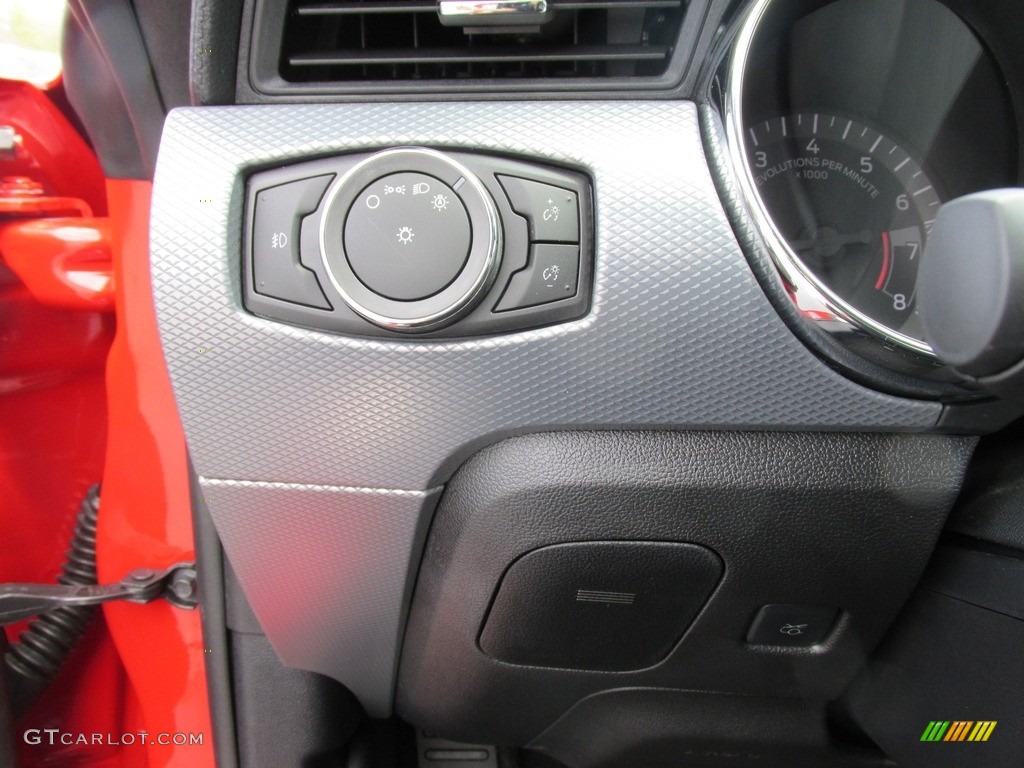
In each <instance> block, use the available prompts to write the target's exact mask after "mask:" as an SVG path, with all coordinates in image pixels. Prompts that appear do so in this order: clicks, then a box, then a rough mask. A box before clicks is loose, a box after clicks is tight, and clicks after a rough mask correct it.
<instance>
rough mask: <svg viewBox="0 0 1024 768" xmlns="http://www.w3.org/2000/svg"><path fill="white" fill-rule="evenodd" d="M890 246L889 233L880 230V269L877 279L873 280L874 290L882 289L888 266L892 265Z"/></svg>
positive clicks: (887, 274)
mask: <svg viewBox="0 0 1024 768" xmlns="http://www.w3.org/2000/svg"><path fill="white" fill-rule="evenodd" d="M891 254H892V246H891V245H890V243H889V233H888V232H882V271H881V272H879V273H878V279H877V280H876V281H875V290H876V291H880V290H882V286H883V285H885V281H886V280H887V279H888V277H889V268H890V266H891V265H892V255H891Z"/></svg>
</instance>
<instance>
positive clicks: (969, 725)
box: [921, 720, 997, 741]
mask: <svg viewBox="0 0 1024 768" xmlns="http://www.w3.org/2000/svg"><path fill="white" fill-rule="evenodd" d="M996 722H997V721H995V720H953V721H952V722H950V721H949V720H931V721H930V722H929V723H928V727H927V728H925V729H924V733H922V734H921V741H988V737H989V736H991V735H992V731H994V730H995V728H996Z"/></svg>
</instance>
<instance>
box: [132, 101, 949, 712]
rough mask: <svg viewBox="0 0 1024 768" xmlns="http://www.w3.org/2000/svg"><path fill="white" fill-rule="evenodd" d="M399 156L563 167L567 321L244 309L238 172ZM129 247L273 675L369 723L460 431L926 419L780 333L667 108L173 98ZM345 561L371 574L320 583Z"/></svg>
mask: <svg viewBox="0 0 1024 768" xmlns="http://www.w3.org/2000/svg"><path fill="white" fill-rule="evenodd" d="M409 144H415V145H426V146H432V147H436V148H441V149H445V148H447V149H479V150H481V151H490V152H496V153H507V154H511V155H523V156H529V157H532V158H536V159H538V160H540V161H541V162H550V163H553V164H556V165H565V166H569V167H573V168H577V169H582V170H584V171H585V172H588V173H589V174H590V175H591V176H592V178H593V181H594V190H595V211H596V226H597V231H596V237H595V246H596V257H595V258H596V260H595V282H594V290H593V304H592V307H591V311H590V313H589V314H588V315H587V316H585V317H583V318H581V319H579V320H575V321H571V322H567V323H562V324H560V325H554V326H550V327H547V328H539V329H533V330H529V331H522V332H517V333H509V334H505V335H500V336H494V337H476V338H471V339H464V340H449V339H446V340H443V341H438V340H434V341H424V340H417V339H414V338H410V339H397V340H394V341H390V340H382V339H369V338H354V337H345V336H340V335H337V334H333V333H326V332H320V331H316V330H310V329H303V328H297V327H293V326H286V325H282V324H279V323H275V322H272V321H269V320H265V319H261V318H259V317H256V316H253V315H251V314H249V313H247V312H246V311H245V309H244V307H243V306H242V283H241V280H242V277H241V265H242V254H241V248H242V226H243V219H244V210H243V209H244V195H245V176H246V174H247V173H249V172H252V171H255V170H259V169H264V168H269V167H273V166H276V165H281V164H285V163H289V162H294V161H298V160H303V159H308V158H310V157H314V156H321V157H322V156H325V155H328V154H332V153H341V152H346V151H361V152H365V151H369V150H374V149H384V148H388V147H393V146H402V145H409ZM151 259H152V279H153V290H154V293H155V300H156V307H157V316H158V323H159V329H160V334H161V339H162V343H163V348H164V353H165V356H166V359H167V365H168V369H169V371H170V376H171V381H172V384H173V387H174V392H175V397H176V399H177V404H178V408H179V412H180V414H181V418H182V422H183V424H184V427H185V433H186V437H187V440H188V447H189V452H190V456H191V459H192V461H193V464H194V466H195V469H196V471H197V473H198V474H199V476H200V477H201V478H221V479H217V480H211V479H201V485H202V488H203V492H204V494H205V495H206V501H207V504H208V505H209V510H210V515H211V518H212V520H213V522H214V525H215V526H216V528H217V531H218V534H219V535H220V537H221V539H222V541H223V544H224V549H225V553H226V555H227V557H228V559H229V560H230V562H231V564H232V566H233V567H234V568H235V570H236V573H237V575H238V578H239V582H240V584H241V586H242V588H243V590H244V591H245V593H246V595H247V597H248V598H249V600H250V602H251V603H252V605H253V608H254V611H255V613H256V616H257V618H258V619H259V620H260V622H261V623H262V625H263V627H264V629H265V630H266V632H267V636H268V638H269V639H270V641H271V642H272V643H273V645H274V647H275V649H276V650H277V652H278V653H279V655H281V657H282V659H283V660H284V661H285V663H287V664H289V665H290V666H294V667H300V668H304V669H312V670H314V671H318V672H321V673H323V674H327V675H330V676H332V677H335V678H336V679H339V680H341V681H342V682H343V683H345V684H346V685H348V686H349V687H350V688H351V689H352V690H353V691H355V692H357V695H359V697H360V699H361V700H362V701H363V703H364V705H365V706H367V708H368V710H370V711H371V712H373V713H374V714H377V715H382V714H386V713H387V711H388V710H389V709H390V702H391V696H392V688H393V681H394V664H395V659H396V656H395V651H396V643H397V637H398V633H399V632H400V630H401V626H402V622H403V620H404V619H403V616H404V601H405V599H406V595H407V591H408V589H409V584H411V578H410V576H409V574H410V573H413V572H414V569H415V566H416V564H417V563H418V561H419V552H420V550H419V543H418V542H420V541H421V537H422V535H423V532H424V531H425V530H426V527H427V525H428V524H429V520H430V515H431V513H432V509H433V501H432V500H433V499H435V498H436V496H435V495H434V493H435V491H434V490H433V489H436V488H437V487H438V486H440V485H441V484H443V483H444V482H445V481H446V480H447V478H448V477H450V475H451V473H452V472H453V471H454V469H455V468H456V467H458V466H459V465H460V464H461V463H462V462H463V461H464V460H465V459H466V458H467V457H469V456H470V455H472V454H473V453H475V452H476V451H478V450H479V449H480V448H481V447H483V446H484V445H487V444H490V443H492V442H495V441H497V440H499V439H501V438H502V437H506V436H509V435H513V434H521V433H526V432H535V431H545V430H555V429H607V428H615V429H644V428H646V429H652V428H655V429H680V430H683V429H697V428H705V429H719V430H754V429H759V430H764V429H767V430H840V431H843V430H846V431H848V430H868V431H880V430H885V431H926V430H928V429H929V428H931V427H933V426H934V425H935V423H936V420H937V419H938V417H939V415H940V413H941V410H942V406H941V405H940V404H939V403H935V402H925V401H915V400H910V399H905V398H899V397H894V396H891V395H886V394H883V393H880V392H876V391H873V390H871V389H868V388H866V387H863V386H861V385H859V384H857V383H855V382H853V381H851V380H849V379H846V378H844V377H843V376H842V375H840V374H839V373H837V372H835V371H834V370H832V369H831V368H829V367H828V366H827V365H825V364H824V363H822V362H821V361H820V360H819V359H818V358H817V357H816V356H815V355H814V354H813V353H812V352H811V351H810V350H809V349H808V348H807V347H806V346H805V345H804V344H803V343H802V342H801V341H800V340H799V339H798V338H796V336H794V335H793V333H792V332H791V331H790V330H789V328H788V327H787V326H786V324H785V323H784V322H783V320H782V319H781V318H780V317H779V315H778V314H777V313H776V311H775V310H774V308H773V307H772V305H771V303H770V302H769V300H768V299H767V297H766V296H765V294H764V292H763V291H762V290H761V288H760V286H759V285H758V283H757V280H756V279H755V277H754V275H753V273H752V272H751V270H750V267H749V265H748V263H747V260H746V258H745V256H744V254H743V252H742V251H741V249H740V246H739V244H738V243H737V241H736V236H735V234H734V232H733V230H732V228H731V226H730V224H729V221H728V219H727V217H726V214H725V211H724V210H723V207H722V203H721V201H720V199H719V197H718V194H717V191H716V189H715V186H714V183H713V181H712V178H711V174H710V171H709V169H708V165H707V160H706V158H705V156H704V150H703V146H702V143H701V137H700V131H699V128H698V121H697V111H696V108H695V106H694V105H693V104H691V103H687V102H671V101H658V102H642V101H630V102H616V101H602V102H501V103H446V104H441V103H404V104H333V105H296V106H262V107H204V108H187V109H179V110H174V111H173V112H172V113H171V114H170V116H169V117H168V120H167V123H166V125H165V128H164V133H163V142H162V145H161V150H160V157H159V161H158V165H157V174H156V181H155V185H154V192H153V208H152V219H151ZM279 484H284V486H281V485H279ZM290 484H300V485H303V486H307V485H314V486H328V487H329V488H328V489H326V490H325V489H315V488H313V489H307V488H301V489H294V490H293V489H290V488H289V487H288V486H289V485H290ZM337 486H344V487H347V488H348V490H347V491H336V490H334V489H333V488H330V487H337ZM354 488H364V489H365V488H369V489H374V490H372V491H370V492H368V493H364V492H357V491H353V490H352V489H354ZM389 488H398V489H405V490H406V491H413V492H423V493H428V492H429V494H430V495H429V496H423V497H421V496H408V495H403V494H404V492H403V493H390V492H387V491H386V489H389ZM377 489H380V490H379V491H378V490H377ZM418 489H420V490H418ZM348 556H358V557H359V558H360V562H364V563H367V564H369V566H370V567H371V572H372V573H373V574H375V581H374V583H369V582H365V581H362V580H360V581H359V582H357V583H354V584H347V583H346V580H345V578H344V577H345V574H344V572H343V570H342V564H343V563H344V561H345V559H346V557H348ZM268 560H269V561H272V562H273V563H274V564H275V565H274V569H268V568H267V563H268ZM385 563H386V568H385V566H384V565H383V564H385ZM382 569H383V570H382ZM274 574H278V575H279V578H276V577H275V578H271V576H273V575H274Z"/></svg>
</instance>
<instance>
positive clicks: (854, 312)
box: [723, 0, 936, 360]
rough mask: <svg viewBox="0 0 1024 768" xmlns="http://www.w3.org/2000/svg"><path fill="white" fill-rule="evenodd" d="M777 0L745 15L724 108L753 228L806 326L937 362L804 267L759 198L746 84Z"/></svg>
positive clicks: (921, 345)
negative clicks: (863, 337) (749, 148)
mask: <svg viewBox="0 0 1024 768" xmlns="http://www.w3.org/2000/svg"><path fill="white" fill-rule="evenodd" d="M772 3H773V0H757V2H755V3H754V4H753V5H752V6H751V7H750V8H749V9H748V11H747V13H746V16H745V17H744V19H743V22H742V24H741V25H740V30H739V34H738V35H737V37H736V40H735V41H734V42H733V48H732V54H731V57H730V60H729V64H728V75H727V81H728V85H727V87H726V93H725V103H724V105H723V112H724V114H723V120H724V123H725V136H726V142H727V144H728V145H729V152H727V153H726V154H727V155H728V157H729V161H730V163H731V165H732V166H733V172H734V174H735V176H736V184H737V187H738V189H739V192H740V196H741V197H742V198H743V202H744V205H745V206H746V208H747V212H748V214H749V216H750V219H751V221H752V222H753V224H754V228H755V229H756V230H757V233H758V235H760V237H761V239H762V240H763V241H764V243H765V246H766V247H767V249H768V253H769V254H770V255H771V257H772V262H773V263H774V264H775V266H776V268H777V269H778V270H779V273H780V275H781V276H782V278H783V279H784V280H786V281H787V282H788V283H789V284H790V285H791V286H793V288H794V290H793V291H790V297H791V298H792V299H793V302H794V303H795V304H796V305H797V307H798V308H799V309H800V310H801V312H802V313H804V317H805V318H806V319H807V321H808V322H812V323H815V324H817V325H818V327H819V328H820V329H821V330H823V331H825V332H827V333H834V334H842V333H849V332H850V330H851V329H857V330H862V331H865V332H867V333H868V334H870V335H871V336H872V337H874V338H877V339H880V340H881V341H882V342H883V343H885V344H897V345H899V346H900V347H903V348H904V349H907V350H910V351H911V352H915V353H917V354H919V355H922V356H924V357H926V358H928V359H931V360H934V359H936V357H935V353H934V352H933V351H932V348H931V347H930V346H929V345H928V344H927V343H925V342H923V341H920V340H919V339H915V338H912V337H910V336H906V335H904V334H902V333H900V332H898V331H896V330H893V329H892V328H888V327H887V326H885V325H882V324H881V323H879V322H877V321H876V320H873V319H872V318H871V317H869V316H868V315H866V314H864V313H863V312H861V311H860V310H858V309H857V308H856V307H854V306H853V305H851V304H849V303H848V302H846V301H845V300H843V299H842V297H840V296H839V295H838V294H836V293H835V292H834V291H832V290H831V289H830V288H829V287H828V286H827V285H825V284H824V283H823V282H822V281H821V280H819V279H818V277H817V276H816V275H815V274H814V273H813V272H811V270H809V269H807V267H806V266H804V264H803V262H802V261H801V260H800V257H799V256H797V254H796V252H795V251H793V249H792V248H790V246H789V243H788V242H787V241H786V238H785V237H783V235H782V233H780V232H779V230H778V228H777V227H776V226H775V223H774V221H773V220H772V217H771V214H769V213H768V209H767V207H766V206H765V204H764V201H763V200H762V199H761V195H760V193H759V192H758V191H757V186H756V185H755V184H754V180H753V179H754V174H753V170H752V169H751V167H750V161H749V160H748V158H747V152H746V145H745V140H744V135H743V134H744V128H743V83H744V77H745V74H746V68H747V63H748V59H749V56H750V53H751V48H752V45H753V42H754V37H755V36H756V34H757V32H758V30H759V26H760V24H761V21H762V20H763V18H764V16H765V14H766V12H767V11H768V9H769V7H770V6H771V5H772Z"/></svg>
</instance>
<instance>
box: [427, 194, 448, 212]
mask: <svg viewBox="0 0 1024 768" xmlns="http://www.w3.org/2000/svg"><path fill="white" fill-rule="evenodd" d="M430 202H431V204H432V205H433V206H434V210H435V211H443V210H444V209H445V208H447V207H448V198H447V197H445V196H444V195H434V199H433V200H431V201H430Z"/></svg>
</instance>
